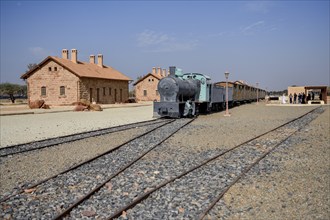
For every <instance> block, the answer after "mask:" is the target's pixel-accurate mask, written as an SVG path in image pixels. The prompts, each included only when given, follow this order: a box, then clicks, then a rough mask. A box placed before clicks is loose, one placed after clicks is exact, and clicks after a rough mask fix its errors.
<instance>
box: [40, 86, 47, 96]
mask: <svg viewBox="0 0 330 220" xmlns="http://www.w3.org/2000/svg"><path fill="white" fill-rule="evenodd" d="M41 96H46V86H42V87H41Z"/></svg>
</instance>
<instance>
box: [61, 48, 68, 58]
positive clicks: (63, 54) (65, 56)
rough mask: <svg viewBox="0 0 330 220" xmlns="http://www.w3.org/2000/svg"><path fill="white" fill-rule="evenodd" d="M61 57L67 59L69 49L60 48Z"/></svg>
mask: <svg viewBox="0 0 330 220" xmlns="http://www.w3.org/2000/svg"><path fill="white" fill-rule="evenodd" d="M62 58H63V59H66V60H67V59H69V50H68V49H63V50H62Z"/></svg>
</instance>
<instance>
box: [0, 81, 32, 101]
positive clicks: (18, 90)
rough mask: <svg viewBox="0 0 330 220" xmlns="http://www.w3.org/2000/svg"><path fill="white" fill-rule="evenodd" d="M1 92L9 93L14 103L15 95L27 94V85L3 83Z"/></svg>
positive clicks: (0, 86) (0, 85)
mask: <svg viewBox="0 0 330 220" xmlns="http://www.w3.org/2000/svg"><path fill="white" fill-rule="evenodd" d="M0 94H1V95H8V96H9V99H10V100H11V102H12V103H15V99H16V98H15V95H16V96H17V95H26V85H18V84H12V83H1V84H0Z"/></svg>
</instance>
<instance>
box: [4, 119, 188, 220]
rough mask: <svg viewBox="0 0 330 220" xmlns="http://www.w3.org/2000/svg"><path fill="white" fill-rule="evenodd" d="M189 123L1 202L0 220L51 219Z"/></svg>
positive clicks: (177, 123) (170, 126)
mask: <svg viewBox="0 0 330 220" xmlns="http://www.w3.org/2000/svg"><path fill="white" fill-rule="evenodd" d="M190 121H191V120H171V121H169V122H167V123H166V124H164V125H162V126H159V128H155V129H154V131H152V132H150V133H148V134H145V135H142V136H140V137H139V138H136V139H134V140H132V141H130V142H128V143H126V144H124V145H122V146H121V147H120V148H118V149H117V150H115V151H113V152H111V153H108V154H104V155H102V156H100V157H98V158H96V159H93V160H91V161H89V162H88V163H85V164H82V165H80V166H77V167H75V168H74V169H72V170H69V171H67V172H65V173H62V174H60V175H58V176H56V177H54V178H51V179H49V180H48V181H45V182H42V183H41V184H39V185H37V186H35V187H34V188H32V189H29V190H26V191H25V193H21V194H18V195H15V196H13V197H11V198H8V199H6V200H5V201H3V202H1V209H2V211H1V214H0V217H4V216H7V217H8V216H10V217H11V218H14V219H23V218H24V219H26V218H28V219H30V218H37V219H40V218H46V219H48V218H53V217H54V216H55V215H57V214H58V213H61V212H62V211H63V210H65V209H67V208H68V207H70V205H72V204H74V203H75V202H76V201H77V200H79V199H80V198H82V197H84V196H85V195H86V194H88V193H89V192H90V191H92V190H93V189H95V188H97V187H98V186H99V185H100V184H101V185H102V184H103V182H104V181H105V180H106V179H107V178H109V177H110V176H112V175H117V173H118V171H120V170H121V169H123V168H125V167H128V166H130V164H131V163H132V161H133V160H134V159H136V158H139V157H141V155H143V153H146V152H148V151H150V150H152V149H153V148H155V147H156V146H158V144H159V143H161V142H163V141H164V140H166V139H167V138H169V137H170V136H171V135H173V134H174V133H175V132H176V131H177V130H178V129H180V128H181V127H182V126H185V125H186V124H187V123H189V122H190Z"/></svg>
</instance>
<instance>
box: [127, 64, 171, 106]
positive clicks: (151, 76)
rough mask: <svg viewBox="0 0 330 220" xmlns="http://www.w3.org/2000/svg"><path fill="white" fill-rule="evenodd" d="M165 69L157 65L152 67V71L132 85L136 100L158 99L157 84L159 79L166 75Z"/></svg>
mask: <svg viewBox="0 0 330 220" xmlns="http://www.w3.org/2000/svg"><path fill="white" fill-rule="evenodd" d="M167 75H168V73H167V71H166V69H161V68H160V67H158V69H156V68H155V67H153V68H152V72H151V73H148V74H147V75H145V76H144V77H142V78H141V79H139V80H138V81H136V82H135V83H134V84H133V85H134V86H135V98H136V101H138V102H139V101H159V100H160V96H159V93H158V90H157V85H158V82H159V80H160V79H162V78H163V77H165V76H167Z"/></svg>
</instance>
